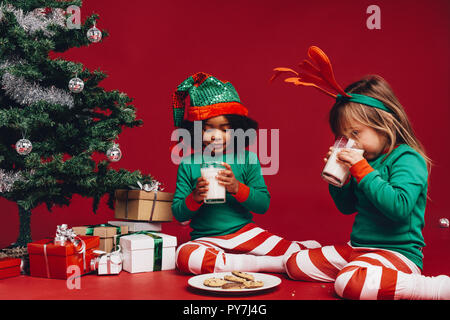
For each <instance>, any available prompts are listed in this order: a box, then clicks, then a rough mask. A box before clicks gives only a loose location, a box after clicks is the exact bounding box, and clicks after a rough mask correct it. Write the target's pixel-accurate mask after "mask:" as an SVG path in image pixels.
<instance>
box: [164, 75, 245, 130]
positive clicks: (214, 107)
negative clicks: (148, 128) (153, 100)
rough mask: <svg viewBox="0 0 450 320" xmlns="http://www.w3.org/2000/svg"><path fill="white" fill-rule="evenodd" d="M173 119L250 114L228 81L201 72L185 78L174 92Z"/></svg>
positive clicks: (176, 120) (176, 124)
mask: <svg viewBox="0 0 450 320" xmlns="http://www.w3.org/2000/svg"><path fill="white" fill-rule="evenodd" d="M172 107H173V120H174V123H175V127H180V125H181V123H182V122H183V120H188V121H196V120H204V119H209V118H212V117H216V116H220V115H224V114H240V115H243V116H247V115H248V110H247V108H246V107H244V106H243V105H242V104H241V100H240V99H239V95H238V93H237V92H236V89H234V87H233V85H232V84H231V83H230V82H228V81H222V80H219V79H217V78H215V77H213V76H211V75H209V74H207V73H204V72H198V73H196V74H194V75H192V76H190V77H189V78H187V79H186V80H184V81H183V82H182V83H181V84H180V85H179V86H178V87H177V90H176V91H175V92H174V94H173V105H172Z"/></svg>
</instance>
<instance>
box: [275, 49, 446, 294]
mask: <svg viewBox="0 0 450 320" xmlns="http://www.w3.org/2000/svg"><path fill="white" fill-rule="evenodd" d="M308 56H309V57H310V59H311V60H312V62H313V63H311V62H310V61H308V60H304V61H303V62H302V63H301V64H300V68H301V71H300V72H297V71H295V70H292V69H289V68H276V69H275V71H276V72H277V73H276V74H275V77H276V76H278V75H279V74H281V73H289V74H292V75H294V77H291V78H287V79H286V80H285V81H287V82H291V83H293V84H295V85H300V86H310V87H311V86H312V87H315V88H317V89H319V90H321V91H323V92H324V93H326V94H328V95H330V96H332V97H333V98H335V99H336V102H335V104H334V105H333V107H332V109H331V111H330V117H329V122H330V126H331V129H332V131H333V133H334V134H335V136H342V135H343V136H346V137H348V138H352V139H354V140H356V141H357V142H358V143H359V145H360V146H361V147H362V148H363V149H364V154H363V155H361V154H360V153H358V152H356V151H353V150H352V149H344V150H342V151H340V152H339V153H338V159H339V160H340V161H341V163H342V164H344V165H345V166H347V167H348V168H349V169H350V172H351V176H352V177H351V179H350V180H348V181H347V183H346V184H345V185H344V186H343V187H342V188H339V187H335V186H333V185H331V184H330V185H329V192H330V195H331V197H332V198H333V200H334V202H335V204H336V206H337V208H338V209H339V211H341V212H342V213H343V214H353V213H356V216H355V221H354V224H353V229H352V233H351V235H350V242H349V243H347V244H341V245H334V246H325V247H321V248H315V249H312V250H303V251H299V252H296V253H293V254H292V255H291V256H290V257H287V259H286V260H285V267H286V271H287V273H288V275H289V276H290V277H291V278H292V279H296V280H304V281H323V282H333V281H334V283H335V290H336V293H337V294H338V295H339V296H341V297H343V298H348V299H450V277H448V276H446V275H441V276H438V277H425V276H423V275H421V269H422V258H423V255H422V247H424V246H425V242H424V239H423V236H422V229H423V227H424V213H425V206H426V200H427V189H428V167H429V165H430V160H429V158H428V157H427V156H426V154H425V151H424V148H423V147H422V145H421V143H420V142H419V140H418V139H417V138H416V136H415V134H414V132H413V130H412V127H411V124H410V122H409V120H408V117H407V115H406V112H405V110H404V109H403V107H402V106H401V104H400V102H399V101H398V99H397V97H396V96H395V94H394V92H393V91H392V89H391V87H390V86H389V84H388V83H387V82H386V81H385V80H384V79H383V78H381V77H380V76H368V77H365V78H363V79H362V80H360V81H357V82H355V83H353V84H351V85H350V86H348V87H347V88H346V89H345V90H342V88H341V87H340V86H339V85H338V84H337V83H336V80H335V78H334V75H333V70H332V67H331V63H330V61H329V59H328V57H327V56H326V55H325V53H324V52H323V51H322V50H321V49H319V48H318V47H315V46H313V47H310V48H309V50H308ZM330 91H335V92H337V94H333V93H332V92H330ZM330 149H331V148H330ZM330 154H331V150H330V152H328V154H327V155H326V157H325V159H324V160H325V162H326V161H327V160H328V157H329V156H330Z"/></svg>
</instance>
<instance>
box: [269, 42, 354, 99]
mask: <svg viewBox="0 0 450 320" xmlns="http://www.w3.org/2000/svg"><path fill="white" fill-rule="evenodd" d="M308 57H309V58H310V59H311V61H312V62H313V63H314V64H315V65H314V64H313V63H311V62H310V61H308V60H303V61H302V62H301V63H300V64H299V67H300V69H301V70H300V72H296V71H294V70H292V69H290V68H275V69H274V71H275V74H274V75H273V76H272V78H271V79H270V81H273V80H274V79H275V78H277V77H278V76H280V75H281V74H283V73H293V74H295V75H296V77H291V78H288V79H285V80H284V81H286V82H291V83H293V84H295V85H302V86H309V87H315V88H317V89H319V90H321V91H322V92H324V93H326V94H328V95H330V96H332V97H333V98H336V96H337V94H335V93H332V92H330V91H335V92H337V93H339V94H341V95H343V96H346V97H348V96H349V95H348V94H346V93H345V91H344V90H343V89H342V87H341V86H340V85H339V84H338V83H337V82H336V79H335V78H334V73H333V68H332V66H331V62H330V59H328V57H327V55H326V54H325V53H324V52H323V51H322V50H321V49H320V48H319V47H316V46H311V47H309V49H308Z"/></svg>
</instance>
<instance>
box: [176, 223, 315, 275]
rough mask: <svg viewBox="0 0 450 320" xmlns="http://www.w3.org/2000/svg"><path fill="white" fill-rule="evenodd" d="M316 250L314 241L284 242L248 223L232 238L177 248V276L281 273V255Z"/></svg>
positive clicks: (214, 238)
mask: <svg viewBox="0 0 450 320" xmlns="http://www.w3.org/2000/svg"><path fill="white" fill-rule="evenodd" d="M318 247H320V244H319V243H318V242H316V241H288V240H285V239H283V238H281V237H279V236H276V235H273V234H272V233H270V232H268V231H266V230H263V229H261V228H259V227H258V226H256V225H255V224H254V223H249V224H247V225H245V226H244V227H242V228H241V229H240V230H239V231H237V232H235V233H232V234H228V235H224V236H214V237H202V238H198V239H195V240H192V241H189V242H186V243H184V244H182V245H180V246H179V247H178V249H177V252H176V265H177V268H178V270H180V271H181V272H185V273H193V274H201V273H210V272H228V271H233V270H241V271H250V272H258V271H265V272H285V270H284V260H283V256H284V255H286V254H288V255H290V254H292V253H294V252H296V251H299V250H305V249H308V248H318Z"/></svg>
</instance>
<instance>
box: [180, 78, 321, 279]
mask: <svg viewBox="0 0 450 320" xmlns="http://www.w3.org/2000/svg"><path fill="white" fill-rule="evenodd" d="M173 115H174V120H175V126H176V127H179V128H185V129H188V130H189V131H190V132H192V133H193V128H194V122H195V121H198V122H201V126H202V132H203V135H202V137H200V138H201V139H202V144H201V148H200V150H195V141H193V140H194V139H191V142H192V147H193V148H194V152H193V153H192V154H190V155H187V156H184V157H183V158H182V161H181V163H180V165H179V167H178V173H177V184H176V191H175V194H174V200H173V204H172V211H173V214H174V216H175V218H176V219H177V220H178V221H180V222H184V221H189V220H190V226H191V227H192V229H193V231H192V232H191V241H189V242H186V243H184V244H182V245H180V246H179V247H178V248H177V252H176V265H177V268H178V269H179V270H180V271H182V272H186V273H194V274H200V273H210V272H222V271H233V270H240V271H253V272H256V271H267V272H284V266H283V255H285V254H290V253H293V252H296V251H299V250H301V249H307V248H316V247H319V246H320V245H319V244H318V243H317V242H315V241H303V242H299V241H288V240H285V239H283V238H281V237H279V236H276V235H273V234H271V233H270V232H268V231H266V230H263V229H262V228H260V227H258V226H257V225H255V224H254V223H253V222H252V213H256V214H264V213H265V212H266V211H267V210H268V208H269V204H270V194H269V191H268V190H267V186H266V184H265V182H264V178H263V175H262V170H261V166H260V163H259V160H258V158H257V155H256V154H255V153H254V152H251V151H249V150H246V149H245V148H244V149H243V150H239V149H237V148H232V149H231V150H230V148H229V146H230V145H231V142H232V140H233V138H232V136H231V135H230V129H234V130H237V129H243V130H247V129H255V130H256V129H257V128H258V124H257V122H256V121H254V120H252V119H251V118H249V117H248V110H247V108H246V107H245V106H244V105H243V104H242V103H241V101H240V99H239V96H238V94H237V92H236V90H235V88H234V87H233V85H232V84H231V83H230V82H228V81H221V80H219V79H217V78H216V77H213V76H211V75H209V74H206V73H203V72H200V73H196V74H194V75H192V76H191V77H189V78H187V79H186V80H185V81H183V82H182V83H181V84H180V85H179V86H178V87H177V90H176V91H175V93H174V95H173ZM198 122H197V123H198ZM193 137H194V138H195V135H193ZM249 143H251V141H248V143H247V141H246V143H245V146H248V144H249ZM233 146H236V143H234V144H233ZM206 148H209V149H210V150H211V151H212V153H213V154H214V157H215V159H216V160H217V159H221V162H222V163H223V165H224V166H225V169H224V170H222V171H221V172H219V175H218V176H217V179H218V180H219V184H222V185H223V186H224V187H225V189H226V202H225V203H220V204H208V203H205V202H204V201H203V200H204V198H205V196H206V192H207V190H208V182H207V181H206V180H205V179H203V178H202V177H201V173H200V166H201V163H202V162H203V161H206V160H207V158H208V157H209V155H206V154H205V153H204V152H203V151H204V150H205V149H206ZM230 153H231V154H232V157H231V159H232V160H233V161H231V163H227V162H226V161H225V160H228V159H230V157H229V155H230Z"/></svg>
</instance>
